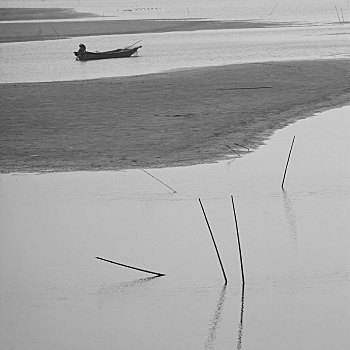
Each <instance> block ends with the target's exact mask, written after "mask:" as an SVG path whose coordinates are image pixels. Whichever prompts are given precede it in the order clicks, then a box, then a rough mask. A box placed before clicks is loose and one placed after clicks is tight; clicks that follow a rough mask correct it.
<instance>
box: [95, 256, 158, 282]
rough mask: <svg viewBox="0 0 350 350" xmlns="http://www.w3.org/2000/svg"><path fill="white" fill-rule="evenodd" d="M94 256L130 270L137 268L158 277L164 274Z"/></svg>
mask: <svg viewBox="0 0 350 350" xmlns="http://www.w3.org/2000/svg"><path fill="white" fill-rule="evenodd" d="M95 258H96V259H99V260H102V261H106V262H109V263H111V264H115V265H119V266H123V267H126V268H128V269H132V270H137V271H142V272H146V273H150V274H152V275H156V276H158V277H161V276H165V274H164V273H159V272H153V271H149V270H144V269H139V268H138V267H133V266H129V265H125V264H121V263H117V262H115V261H112V260H107V259H104V258H100V257H98V256H96V257H95Z"/></svg>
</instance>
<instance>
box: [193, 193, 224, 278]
mask: <svg viewBox="0 0 350 350" xmlns="http://www.w3.org/2000/svg"><path fill="white" fill-rule="evenodd" d="M199 204H200V205H201V208H202V211H203V214H204V218H205V221H206V223H207V226H208V229H209V232H210V235H211V239H212V241H213V244H214V247H215V251H216V255H217V257H218V260H219V263H220V266H221V270H222V274H223V275H224V279H225V284H227V278H226V273H225V270H224V266H223V264H222V261H221V258H220V254H219V250H218V247H217V246H216V243H215V239H214V236H213V232H212V231H211V228H210V225H209V221H208V219H207V215H206V214H205V211H204V208H203V205H202V201H201V199H200V198H199Z"/></svg>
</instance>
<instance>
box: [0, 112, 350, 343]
mask: <svg viewBox="0 0 350 350" xmlns="http://www.w3.org/2000/svg"><path fill="white" fill-rule="evenodd" d="M349 113H350V109H349V107H344V108H342V109H337V110H333V111H329V112H325V113H322V114H320V115H319V116H317V117H314V118H309V119H307V120H303V121H300V122H298V123H296V124H293V125H291V126H289V127H287V128H286V129H284V130H281V131H278V132H276V133H275V134H274V135H273V137H271V139H270V140H269V141H268V142H267V143H266V145H264V146H262V147H260V148H259V149H258V150H257V151H255V152H253V153H250V154H248V155H246V156H245V157H243V158H233V157H231V156H230V158H228V160H227V161H224V162H220V163H218V164H213V165H201V166H193V167H185V168H176V169H160V170H155V169H153V170H149V171H150V173H152V174H153V175H155V176H157V177H158V178H160V179H161V180H163V181H164V182H165V183H167V184H168V185H170V186H171V187H173V188H174V189H176V191H177V193H175V194H174V193H172V192H171V191H170V190H169V189H168V188H166V187H165V186H163V185H162V184H161V183H159V182H157V181H155V180H154V179H153V178H151V177H150V176H148V175H147V174H145V173H144V172H142V171H140V170H139V171H138V170H133V171H125V172H99V173H92V172H91V173H63V174H43V175H35V174H31V175H19V174H12V175H11V174H10V175H1V176H0V192H1V196H0V198H1V199H0V221H1V234H0V243H1V244H0V259H1V263H0V277H1V280H2V283H1V295H0V298H1V299H0V301H1V316H0V329H1V331H0V332H1V333H0V339H1V340H0V345H1V348H4V349H11V348H19V349H24V348H25V349H28V350H31V349H33V350H34V349H68V348H72V349H84V350H85V349H96V348H101V349H112V348H113V349H218V350H225V349H228V348H234V349H272V350H274V349H276V350H279V349H287V350H288V349H293V350H294V349H321V350H323V349H324V350H326V349H327V350H328V349H347V348H349V346H350V341H349V334H348V329H349V319H350V318H349V317H350V310H349V305H350V304H349V295H350V293H349V266H350V261H349V232H350V225H349V221H348V214H349V208H350V188H349V184H350V181H349V180H350V162H349V159H350V157H349V153H350V142H349V137H348V135H349V131H350V124H349V118H348V116H349ZM294 135H295V136H296V141H295V145H294V148H293V152H292V157H291V161H290V165H289V169H288V173H287V178H286V182H285V191H282V190H281V188H280V184H281V180H282V175H283V170H284V166H285V162H286V158H287V155H288V151H289V147H290V144H291V140H292V138H293V136H294ZM246 146H248V147H249V145H246ZM232 147H233V148H234V149H235V150H237V151H240V148H239V147H238V146H235V145H234V140H233V141H232ZM231 194H232V195H234V198H235V204H236V210H237V215H238V224H239V229H240V235H241V243H242V248H243V259H244V266H245V275H246V285H245V289H244V290H243V291H242V288H241V283H240V269H239V258H238V251H237V243H236V238H235V230H234V221H233V215H232V207H231V201H230V195H231ZM198 197H200V198H201V199H202V201H203V205H204V207H205V210H206V212H207V215H208V219H209V222H210V224H211V227H212V230H213V233H214V236H215V238H216V242H217V245H218V248H219V251H220V253H221V256H222V260H223V263H224V267H225V270H226V274H227V276H228V284H227V286H226V287H225V286H224V283H223V278H222V275H221V270H220V267H219V265H218V262H217V259H216V255H215V251H214V248H213V246H212V242H211V240H210V236H209V233H208V229H207V227H206V224H205V221H204V218H203V215H202V212H201V210H200V206H199V203H198ZM95 256H101V257H104V258H106V259H112V260H115V261H118V262H121V263H126V264H130V265H134V266H138V267H141V268H145V269H150V270H153V271H158V272H162V273H166V276H165V277H161V278H150V276H148V275H146V274H143V273H141V272H137V271H132V270H127V269H124V268H122V267H119V266H116V265H112V264H108V263H105V262H102V261H98V260H96V259H94V257H95Z"/></svg>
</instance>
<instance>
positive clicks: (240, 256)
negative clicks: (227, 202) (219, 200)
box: [231, 195, 245, 285]
mask: <svg viewBox="0 0 350 350" xmlns="http://www.w3.org/2000/svg"><path fill="white" fill-rule="evenodd" d="M231 200H232V209H233V215H234V218H235V224H236V233H237V241H238V250H239V260H240V262H241V274H242V283H243V285H244V284H245V280H244V269H243V258H242V249H241V241H240V239H239V232H238V222H237V215H236V209H235V203H234V201H233V196H232V195H231Z"/></svg>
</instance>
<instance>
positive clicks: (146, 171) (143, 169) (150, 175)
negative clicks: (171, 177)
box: [141, 169, 176, 193]
mask: <svg viewBox="0 0 350 350" xmlns="http://www.w3.org/2000/svg"><path fill="white" fill-rule="evenodd" d="M141 170H142V171H143V172H145V173H146V174H148V175H149V176H151V177H153V178H154V179H156V180H157V181H159V182H160V183H161V184H163V185H164V186H166V187H168V188H169V189H171V190H172V191H173V192H174V193H176V191H175V190H174V189H173V188H171V187H170V186H168V185H167V184H165V183H164V182H163V181H161V180H159V179H157V178H156V177H155V176H153V175H152V174H150V173H149V172H148V171H146V170H144V169H141Z"/></svg>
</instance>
